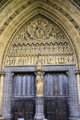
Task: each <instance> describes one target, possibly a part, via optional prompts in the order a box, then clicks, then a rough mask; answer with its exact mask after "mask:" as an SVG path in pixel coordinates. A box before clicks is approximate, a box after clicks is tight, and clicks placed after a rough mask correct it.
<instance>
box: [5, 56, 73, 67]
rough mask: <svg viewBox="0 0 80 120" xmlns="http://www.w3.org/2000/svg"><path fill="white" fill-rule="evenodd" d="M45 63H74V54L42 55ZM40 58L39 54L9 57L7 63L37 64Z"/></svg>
mask: <svg viewBox="0 0 80 120" xmlns="http://www.w3.org/2000/svg"><path fill="white" fill-rule="evenodd" d="M41 59H42V61H43V64H45V65H47V64H68V63H74V62H75V60H74V56H73V55H68V56H67V55H66V56H41ZM37 60H38V57H37V56H35V57H34V56H29V57H7V58H6V65H35V64H36V62H37Z"/></svg>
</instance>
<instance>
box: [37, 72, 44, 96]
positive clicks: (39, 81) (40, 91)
mask: <svg viewBox="0 0 80 120" xmlns="http://www.w3.org/2000/svg"><path fill="white" fill-rule="evenodd" d="M36 96H43V73H42V72H37V76H36Z"/></svg>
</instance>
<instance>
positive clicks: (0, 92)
mask: <svg viewBox="0 0 80 120" xmlns="http://www.w3.org/2000/svg"><path fill="white" fill-rule="evenodd" d="M4 75H5V72H4V71H0V120H3V119H4V118H3V117H2V115H1V105H2V95H3V80H4Z"/></svg>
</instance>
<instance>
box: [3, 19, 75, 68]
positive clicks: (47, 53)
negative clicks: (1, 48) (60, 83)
mask: <svg viewBox="0 0 80 120" xmlns="http://www.w3.org/2000/svg"><path fill="white" fill-rule="evenodd" d="M38 56H40V58H41V59H42V61H43V64H45V65H47V64H68V63H70V64H71V63H75V60H74V54H73V51H72V48H71V45H70V43H69V42H68V40H67V38H66V37H65V35H64V34H63V32H62V31H61V29H60V28H58V27H57V26H56V25H55V24H54V23H53V24H52V23H50V22H49V21H48V20H46V19H43V18H37V19H35V20H33V21H32V22H29V23H28V25H27V27H25V28H24V29H23V30H22V31H21V32H20V33H19V35H18V36H17V37H16V40H15V41H13V43H11V47H10V48H9V49H8V54H7V57H6V61H5V65H7V66H9V65H36V62H37V60H38Z"/></svg>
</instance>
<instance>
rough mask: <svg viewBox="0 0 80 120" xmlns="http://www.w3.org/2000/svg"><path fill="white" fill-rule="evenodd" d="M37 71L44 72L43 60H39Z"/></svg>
mask: <svg viewBox="0 0 80 120" xmlns="http://www.w3.org/2000/svg"><path fill="white" fill-rule="evenodd" d="M36 71H43V63H42V60H38V61H37V63H36Z"/></svg>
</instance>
